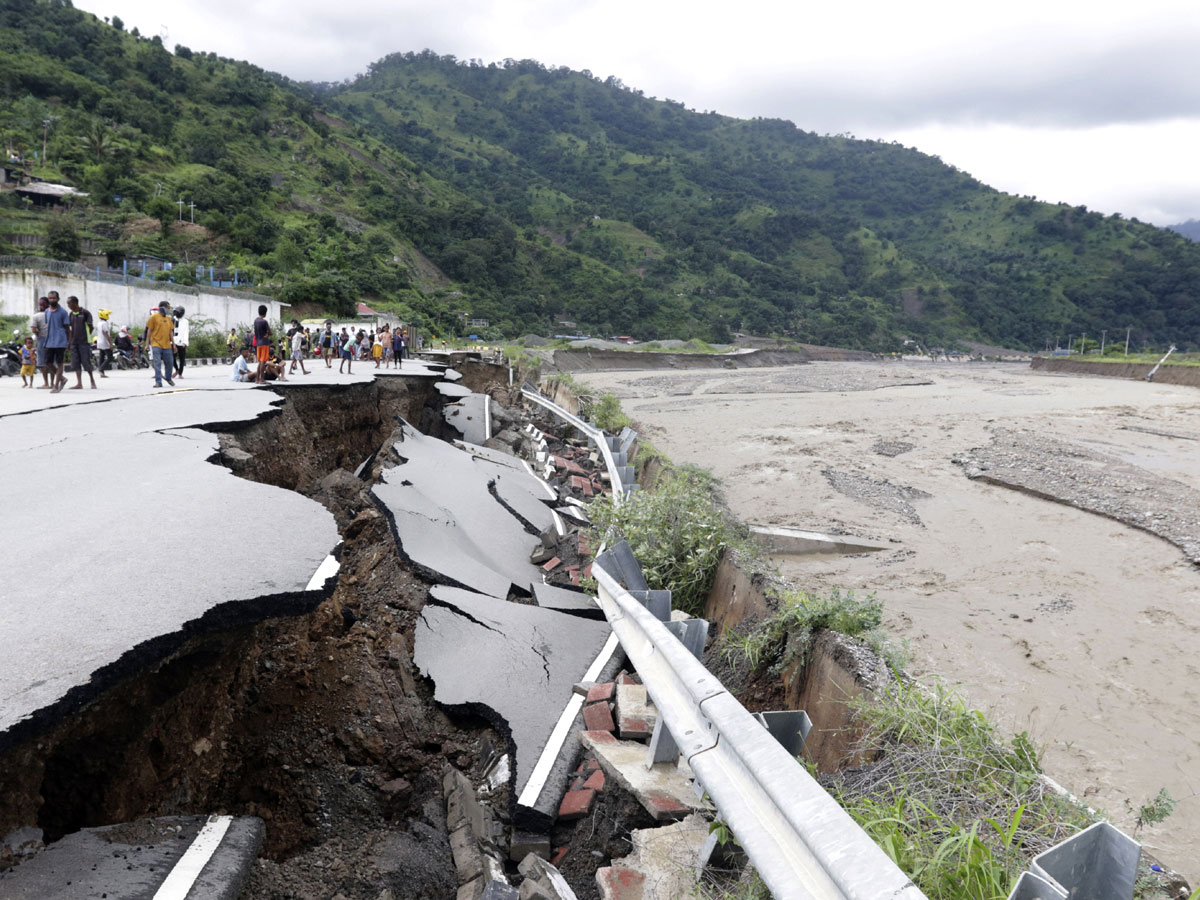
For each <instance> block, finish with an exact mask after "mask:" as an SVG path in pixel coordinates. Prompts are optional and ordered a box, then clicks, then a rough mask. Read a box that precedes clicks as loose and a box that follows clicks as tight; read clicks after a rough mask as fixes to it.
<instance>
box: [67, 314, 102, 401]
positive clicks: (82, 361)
mask: <svg viewBox="0 0 1200 900" xmlns="http://www.w3.org/2000/svg"><path fill="white" fill-rule="evenodd" d="M67 308H68V309H69V310H70V314H69V315H68V316H67V341H68V343H69V344H70V345H71V371H72V372H74V373H75V386H74V387H73V388H71V390H73V391H81V390H83V370H84V369H87V373H88V380H89V381H91V383H92V390H95V389H96V376H95V375H93V374H92V314H91V313H90V312H88V311H87V310H86V309H84V308H83V307H82V306H80V305H79V298H78V297H68V298H67Z"/></svg>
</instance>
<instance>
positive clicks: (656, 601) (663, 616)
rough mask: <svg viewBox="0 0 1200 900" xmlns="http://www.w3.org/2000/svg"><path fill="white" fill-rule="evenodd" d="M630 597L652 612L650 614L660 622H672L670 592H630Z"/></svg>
mask: <svg viewBox="0 0 1200 900" xmlns="http://www.w3.org/2000/svg"><path fill="white" fill-rule="evenodd" d="M629 595H630V596H631V597H633V599H634V600H637V601H638V602H639V603H641V604H642V606H644V607H646V609H648V610H650V614H651V615H652V616H654V618H656V619H658V621H660V622H670V621H671V592H670V591H630V592H629Z"/></svg>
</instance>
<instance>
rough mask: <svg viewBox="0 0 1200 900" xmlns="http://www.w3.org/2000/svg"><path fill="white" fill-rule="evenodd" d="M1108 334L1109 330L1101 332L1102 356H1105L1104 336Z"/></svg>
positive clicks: (1105, 329)
mask: <svg viewBox="0 0 1200 900" xmlns="http://www.w3.org/2000/svg"><path fill="white" fill-rule="evenodd" d="M1106 334H1108V329H1107V328H1104V329H1102V330H1101V331H1100V355H1101V356H1103V355H1104V336H1105V335H1106Z"/></svg>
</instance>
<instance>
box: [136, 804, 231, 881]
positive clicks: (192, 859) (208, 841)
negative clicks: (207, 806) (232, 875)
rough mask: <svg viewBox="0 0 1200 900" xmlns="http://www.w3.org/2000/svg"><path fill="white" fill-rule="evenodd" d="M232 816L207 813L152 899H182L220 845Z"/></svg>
mask: <svg viewBox="0 0 1200 900" xmlns="http://www.w3.org/2000/svg"><path fill="white" fill-rule="evenodd" d="M232 822H233V816H209V817H208V821H207V822H206V823H204V827H203V828H201V829H200V833H199V834H197V835H196V839H195V840H193V841H192V844H191V846H190V847H188V848H187V851H186V852H185V853H184V854H183V856H181V857H179V862H177V863H175V868H173V869H172V870H171V874H169V875H168V876H167V878H166V880H165V881H164V882H163V883H162V885H161V886H160V887H159V889H158V890H157V891H156V892H155V894H154V900H185V898H186V897H187V895H188V892H189V891H190V890H191V889H192V885H194V884H195V883H196V879H197V878H199V877H200V873H201V872H202V871H203V870H204V867H205V866H206V865H208V861H209V860H210V859H212V855H213V854H214V853H216V852H217V848H218V847H220V846H221V840H222V839H223V838H224V837H225V832H226V831H228V830H229V825H230V823H232Z"/></svg>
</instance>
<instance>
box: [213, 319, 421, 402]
mask: <svg viewBox="0 0 1200 900" xmlns="http://www.w3.org/2000/svg"><path fill="white" fill-rule="evenodd" d="M266 313H267V308H266V307H265V306H260V307H259V308H258V318H256V319H255V320H254V324H253V325H252V326H251V328H250V329H249V330H248V331H246V332H245V333H244V334H239V333H238V330H237V329H236V328H231V329H229V336H228V338H227V339H226V344H227V346H228V347H229V353H230V355H231V356H232V357H233V358H234V359H233V380H234V381H253V382H255V383H256V384H262V383H263V382H264V381H276V380H278V381H287V376H288V375H291V374H295V372H296V368H297V367H299V369H300V373H301V374H302V375H307V374H309V370H308V369H307V368H306V367H305V365H304V361H305V360H306V359H317V360H321V361H323V362H324V363H325V368H327V369H331V368H333V361H334V360H335V359H337V360H338V372H339V373H343V374H353V366H354V363H355V361H356V360H357V361H362V360H369V361H372V362H374V363H375V368H377V369H379V368H384V369H389V368H391V367H392V366H395V367H396V368H400V365H401V363H402V361H403V360H405V359H408V358H410V350H409V344H408V330H407V329H405V328H401V327H395V328H393V327H392V326H390V325H387V324H384V325H382V326H380V328H379V330H378V331H376V330H375V329H370V330H367V329H365V328H360V329H357V330H351V329H349V328H346V327H342V328H341V329H340V330H338V331H335V330H334V327H333V320H332V319H326V320H325V326H324V328H305V327H304V326H303V325H301V324H300V321H299V320H298V319H292V323H291V326H290V327H289V328H288V329H287V331H286V332H285V333H284V334H283V335H282V336H279V337H276V336H274V335H273V334H272V332H271V326H270V323H269V322H268V321H267V318H266ZM251 363H255V364H256V366H257V367H256V368H255V369H253V371H252V370H251Z"/></svg>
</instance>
